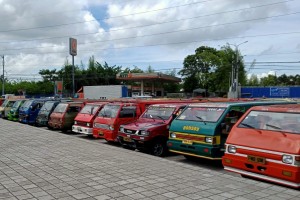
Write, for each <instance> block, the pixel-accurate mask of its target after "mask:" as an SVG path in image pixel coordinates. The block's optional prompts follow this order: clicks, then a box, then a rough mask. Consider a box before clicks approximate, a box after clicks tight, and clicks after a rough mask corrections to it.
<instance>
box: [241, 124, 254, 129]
mask: <svg viewBox="0 0 300 200" xmlns="http://www.w3.org/2000/svg"><path fill="white" fill-rule="evenodd" d="M241 125H243V126H246V127H247V128H252V129H255V127H254V126H251V125H249V124H246V123H241Z"/></svg>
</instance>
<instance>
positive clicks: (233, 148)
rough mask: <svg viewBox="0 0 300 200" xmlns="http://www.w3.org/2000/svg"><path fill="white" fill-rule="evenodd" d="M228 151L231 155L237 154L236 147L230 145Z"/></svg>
mask: <svg viewBox="0 0 300 200" xmlns="http://www.w3.org/2000/svg"><path fill="white" fill-rule="evenodd" d="M227 150H228V152H229V153H236V147H235V146H232V145H229V146H228V149H227Z"/></svg>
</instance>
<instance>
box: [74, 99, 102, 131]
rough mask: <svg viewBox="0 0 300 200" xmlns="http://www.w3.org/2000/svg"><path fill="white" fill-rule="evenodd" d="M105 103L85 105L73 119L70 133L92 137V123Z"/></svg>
mask: <svg viewBox="0 0 300 200" xmlns="http://www.w3.org/2000/svg"><path fill="white" fill-rule="evenodd" d="M106 103H107V102H95V103H87V104H86V105H85V106H84V107H83V108H82V109H81V111H80V112H79V113H78V114H77V116H76V117H75V119H74V125H73V126H72V131H73V132H75V133H82V134H85V135H93V123H94V120H95V118H96V116H97V115H98V113H99V111H100V110H101V109H102V108H103V106H104V105H105V104H106Z"/></svg>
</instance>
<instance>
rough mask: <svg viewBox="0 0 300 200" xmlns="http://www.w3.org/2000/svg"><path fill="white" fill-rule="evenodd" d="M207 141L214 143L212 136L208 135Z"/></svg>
mask: <svg viewBox="0 0 300 200" xmlns="http://www.w3.org/2000/svg"><path fill="white" fill-rule="evenodd" d="M205 142H206V143H213V138H212V137H206V138H205Z"/></svg>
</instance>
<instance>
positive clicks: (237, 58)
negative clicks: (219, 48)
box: [228, 41, 248, 98]
mask: <svg viewBox="0 0 300 200" xmlns="http://www.w3.org/2000/svg"><path fill="white" fill-rule="evenodd" d="M247 42H248V41H244V42H242V43H240V44H229V43H228V45H233V46H234V47H235V54H236V55H235V56H236V63H235V70H234V71H233V73H235V74H234V75H235V91H233V92H234V98H239V49H238V48H239V46H240V45H242V44H245V43H247ZM234 75H233V76H232V77H233V78H234ZM233 84H234V81H233Z"/></svg>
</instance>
